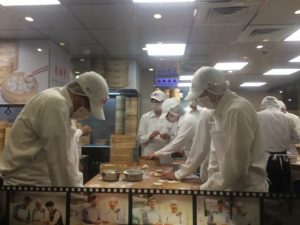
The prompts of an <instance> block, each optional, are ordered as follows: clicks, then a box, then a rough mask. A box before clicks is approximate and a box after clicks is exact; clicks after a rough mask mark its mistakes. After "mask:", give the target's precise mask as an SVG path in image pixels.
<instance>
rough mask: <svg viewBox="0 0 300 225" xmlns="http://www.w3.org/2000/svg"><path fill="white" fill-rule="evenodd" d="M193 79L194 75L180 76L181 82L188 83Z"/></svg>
mask: <svg viewBox="0 0 300 225" xmlns="http://www.w3.org/2000/svg"><path fill="white" fill-rule="evenodd" d="M192 79H193V75H181V76H179V80H182V81H187V80H192Z"/></svg>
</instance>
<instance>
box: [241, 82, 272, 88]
mask: <svg viewBox="0 0 300 225" xmlns="http://www.w3.org/2000/svg"><path fill="white" fill-rule="evenodd" d="M265 84H266V82H245V83H242V84H241V85H240V86H241V87H260V86H263V85H265Z"/></svg>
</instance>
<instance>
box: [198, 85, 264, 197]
mask: <svg viewBox="0 0 300 225" xmlns="http://www.w3.org/2000/svg"><path fill="white" fill-rule="evenodd" d="M210 135H211V138H212V145H211V150H210V158H209V168H208V173H209V177H208V180H207V182H206V183H204V184H202V185H201V186H200V189H201V190H220V191H221V190H229V191H255V192H256V191H257V192H267V191H268V184H267V173H266V156H265V151H264V146H263V136H262V134H261V129H260V127H259V123H258V118H257V113H256V111H255V109H254V108H253V106H252V105H251V103H250V102H249V101H247V100H246V99H244V98H242V97H240V96H238V95H236V94H235V93H233V92H231V91H230V90H226V91H225V93H224V95H223V96H222V98H221V100H220V102H219V104H218V105H217V108H216V109H215V111H214V122H213V123H211V129H210ZM212 147H213V148H212Z"/></svg>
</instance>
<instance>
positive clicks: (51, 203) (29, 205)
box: [8, 191, 68, 225]
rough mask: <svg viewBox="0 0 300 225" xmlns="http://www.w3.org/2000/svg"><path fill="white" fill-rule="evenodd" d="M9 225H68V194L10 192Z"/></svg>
mask: <svg viewBox="0 0 300 225" xmlns="http://www.w3.org/2000/svg"><path fill="white" fill-rule="evenodd" d="M8 202H9V224H10V225H19V224H50V223H53V222H55V223H56V224H67V218H66V215H67V206H68V204H67V193H66V192H41V191H39V192H35V191H10V192H9V199H8Z"/></svg>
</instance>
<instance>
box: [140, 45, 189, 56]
mask: <svg viewBox="0 0 300 225" xmlns="http://www.w3.org/2000/svg"><path fill="white" fill-rule="evenodd" d="M185 46H186V45H185V44H146V48H147V52H148V55H149V56H181V55H184V51H185Z"/></svg>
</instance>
